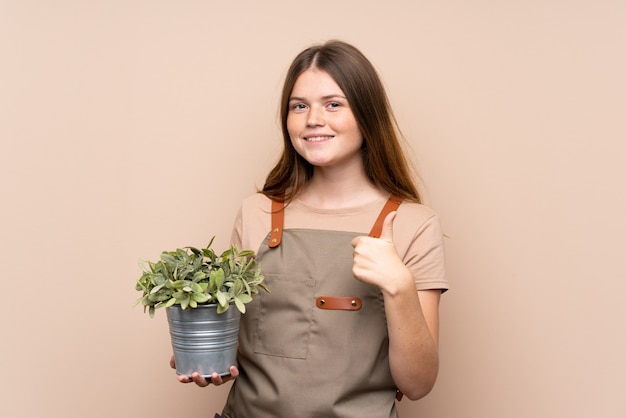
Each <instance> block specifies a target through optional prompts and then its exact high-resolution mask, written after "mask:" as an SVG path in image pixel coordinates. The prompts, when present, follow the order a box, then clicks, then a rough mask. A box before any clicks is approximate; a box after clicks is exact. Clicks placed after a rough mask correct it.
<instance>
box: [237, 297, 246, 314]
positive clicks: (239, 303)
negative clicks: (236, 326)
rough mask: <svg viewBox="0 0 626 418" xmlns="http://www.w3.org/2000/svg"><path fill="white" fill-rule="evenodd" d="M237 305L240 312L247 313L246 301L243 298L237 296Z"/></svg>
mask: <svg viewBox="0 0 626 418" xmlns="http://www.w3.org/2000/svg"><path fill="white" fill-rule="evenodd" d="M235 306H236V307H237V309H238V310H239V312H241V313H242V314H245V313H246V305H244V303H243V302H242V301H241V299H239V297H236V298H235Z"/></svg>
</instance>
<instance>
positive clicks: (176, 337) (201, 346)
mask: <svg viewBox="0 0 626 418" xmlns="http://www.w3.org/2000/svg"><path fill="white" fill-rule="evenodd" d="M216 307H217V305H214V304H212V305H198V307H197V308H187V309H185V310H182V309H181V308H180V306H178V305H174V306H172V307H169V308H167V309H166V311H167V321H168V323H169V326H170V336H171V339H172V348H173V349H174V359H175V360H176V374H178V375H184V376H191V373H193V372H198V373H200V374H201V375H202V376H204V377H209V376H210V375H211V374H212V373H214V372H217V374H219V375H220V376H225V375H228V374H230V370H229V369H230V366H233V365H235V360H236V358H237V339H238V335H239V320H240V318H241V313H240V312H239V311H238V310H237V308H235V306H230V307H229V308H228V310H227V311H226V312H224V313H221V314H219V315H218V313H217V311H216V309H215V308H216Z"/></svg>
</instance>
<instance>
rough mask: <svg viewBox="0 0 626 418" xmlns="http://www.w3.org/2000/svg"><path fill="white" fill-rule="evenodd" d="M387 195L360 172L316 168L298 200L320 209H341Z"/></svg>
mask: <svg viewBox="0 0 626 418" xmlns="http://www.w3.org/2000/svg"><path fill="white" fill-rule="evenodd" d="M349 171H350V170H349ZM387 195H388V193H387V192H385V191H384V190H380V189H378V188H377V187H375V186H374V185H373V184H372V183H371V182H370V181H369V180H368V179H367V177H366V176H365V173H364V172H362V171H361V172H360V173H354V172H353V171H350V172H337V171H334V170H329V169H327V168H321V167H316V168H315V171H314V173H313V177H312V178H311V180H310V181H309V182H308V183H307V185H306V186H305V187H304V189H303V190H302V192H301V193H300V194H299V196H298V198H299V199H300V200H301V201H303V202H304V203H306V204H308V205H310V206H313V207H317V208H320V209H341V208H347V207H354V206H360V205H363V204H365V203H369V202H372V201H374V200H376V199H380V198H383V197H386V196H387Z"/></svg>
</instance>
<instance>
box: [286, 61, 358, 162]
mask: <svg viewBox="0 0 626 418" xmlns="http://www.w3.org/2000/svg"><path fill="white" fill-rule="evenodd" d="M287 130H288V132H289V137H290V138H291V143H292V145H293V147H294V148H295V150H296V152H297V153H298V154H300V155H301V156H302V157H303V158H304V159H305V160H307V161H308V162H309V163H310V164H311V165H313V166H314V167H316V169H317V168H320V167H321V168H328V167H352V166H354V167H358V168H362V165H363V160H362V156H361V145H362V144H363V136H362V135H361V131H360V130H359V127H358V123H357V121H356V119H355V117H354V114H353V113H352V110H351V109H350V105H349V103H348V100H347V99H346V97H345V94H344V92H343V91H342V90H341V88H340V87H339V86H338V85H337V83H336V82H335V80H333V78H332V77H331V76H330V75H329V74H328V73H327V72H326V71H322V70H319V69H317V68H310V69H308V70H306V71H304V72H303V73H302V74H300V76H299V77H298V78H297V80H296V82H295V84H294V86H293V90H292V91H291V95H290V97H289V111H288V114H287Z"/></svg>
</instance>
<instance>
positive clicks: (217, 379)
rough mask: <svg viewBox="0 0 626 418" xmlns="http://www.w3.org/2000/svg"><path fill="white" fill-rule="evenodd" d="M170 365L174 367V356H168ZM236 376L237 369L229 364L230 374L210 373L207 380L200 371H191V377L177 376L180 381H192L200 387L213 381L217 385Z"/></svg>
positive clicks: (237, 374) (237, 373)
mask: <svg viewBox="0 0 626 418" xmlns="http://www.w3.org/2000/svg"><path fill="white" fill-rule="evenodd" d="M170 367H171V368H172V369H175V368H176V360H175V359H174V356H172V357H171V358H170ZM237 376H239V369H238V368H237V367H235V366H230V375H227V376H220V375H219V374H217V373H213V374H211V378H210V379H209V380H206V379H205V378H204V376H202V375H201V374H200V373H197V372H193V373H192V374H191V378H190V377H189V376H178V381H179V382H181V383H191V382H194V383H195V384H196V385H198V386H200V387H206V386H209V385H210V384H211V383H213V384H214V385H215V386H219V385H222V384H224V383H226V382H228V381H231V380H234V379H236V378H237Z"/></svg>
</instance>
